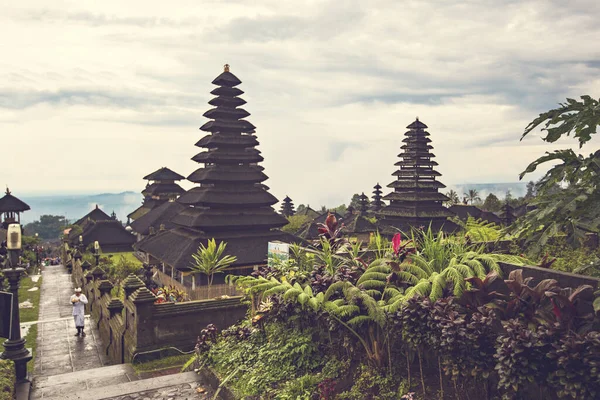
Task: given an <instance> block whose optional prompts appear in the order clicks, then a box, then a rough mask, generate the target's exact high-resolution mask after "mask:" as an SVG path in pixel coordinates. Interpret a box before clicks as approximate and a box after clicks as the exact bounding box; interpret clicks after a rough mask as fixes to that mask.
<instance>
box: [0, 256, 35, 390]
mask: <svg viewBox="0 0 600 400" xmlns="http://www.w3.org/2000/svg"><path fill="white" fill-rule="evenodd" d="M3 272H4V276H5V277H6V278H7V279H8V285H9V290H10V292H11V293H12V309H13V314H12V321H11V331H10V338H9V339H8V340H7V341H6V342H4V352H3V353H2V355H1V356H0V358H2V359H5V360H12V361H14V363H15V372H16V377H17V382H23V381H25V380H27V363H28V362H29V361H31V359H32V358H33V357H32V355H31V353H30V352H29V350H27V349H26V348H25V339H24V338H22V337H21V319H20V315H19V281H20V278H21V274H22V273H23V272H25V269H23V268H9V269H5V270H3Z"/></svg>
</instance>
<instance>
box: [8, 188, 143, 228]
mask: <svg viewBox="0 0 600 400" xmlns="http://www.w3.org/2000/svg"><path fill="white" fill-rule="evenodd" d="M20 199H21V200H23V201H24V202H25V203H27V204H29V206H30V207H31V210H30V211H26V212H24V213H23V214H22V215H21V221H22V222H23V223H24V224H26V223H29V222H33V221H35V220H38V219H39V218H40V216H41V215H47V214H50V215H64V216H65V217H66V218H67V219H68V220H69V221H71V222H74V221H76V220H78V219H79V218H81V217H83V216H84V215H85V214H87V213H88V212H90V211H91V210H92V209H93V208H94V207H96V204H97V205H98V207H100V208H101V209H102V210H103V211H104V212H106V213H107V214H109V215H110V214H111V213H112V212H113V211H114V212H115V214H117V218H118V219H120V220H121V221H123V222H125V221H127V214H129V213H130V212H132V211H133V210H135V209H136V208H137V207H139V206H140V205H141V204H142V199H143V197H142V195H141V194H140V193H136V192H123V193H103V194H93V195H70V196H66V195H65V196H61V195H56V196H29V197H28V196H21V197H20Z"/></svg>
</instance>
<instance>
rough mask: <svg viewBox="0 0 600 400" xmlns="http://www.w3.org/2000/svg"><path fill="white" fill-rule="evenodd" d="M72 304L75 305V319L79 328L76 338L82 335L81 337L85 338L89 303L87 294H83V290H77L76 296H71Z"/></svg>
mask: <svg viewBox="0 0 600 400" xmlns="http://www.w3.org/2000/svg"><path fill="white" fill-rule="evenodd" d="M71 303H73V317H74V318H75V327H76V328H77V333H76V334H75V336H79V335H81V337H85V332H84V331H83V321H84V312H85V305H86V304H87V303H88V299H87V297H85V294H82V293H81V288H77V289H75V294H74V295H73V296H71Z"/></svg>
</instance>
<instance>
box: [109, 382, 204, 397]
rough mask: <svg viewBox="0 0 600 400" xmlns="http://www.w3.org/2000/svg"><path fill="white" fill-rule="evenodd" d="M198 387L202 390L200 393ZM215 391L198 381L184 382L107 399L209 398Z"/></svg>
mask: <svg viewBox="0 0 600 400" xmlns="http://www.w3.org/2000/svg"><path fill="white" fill-rule="evenodd" d="M198 389H199V390H200V392H202V393H199V392H198ZM213 395H214V393H212V392H209V391H208V390H207V389H205V388H204V387H203V386H201V385H200V384H198V383H184V384H181V385H175V386H169V387H164V388H160V389H156V390H148V391H143V392H137V393H132V394H126V395H124V396H117V397H110V398H107V399H106V400H150V399H153V400H154V399H161V400H162V399H165V400H208V399H212V398H213Z"/></svg>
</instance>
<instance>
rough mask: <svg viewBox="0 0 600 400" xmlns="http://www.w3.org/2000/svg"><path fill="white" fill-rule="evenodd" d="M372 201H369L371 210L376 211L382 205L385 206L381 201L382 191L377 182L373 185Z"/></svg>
mask: <svg viewBox="0 0 600 400" xmlns="http://www.w3.org/2000/svg"><path fill="white" fill-rule="evenodd" d="M373 189H375V190H373V197H372V198H373V201H371V207H370V209H371V211H374V212H378V211H380V210H381V209H382V208H383V207H385V203H384V202H383V200H381V199H382V197H381V195H382V191H381V185H380V184H379V182H378V183H377V185H375V186H373Z"/></svg>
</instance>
